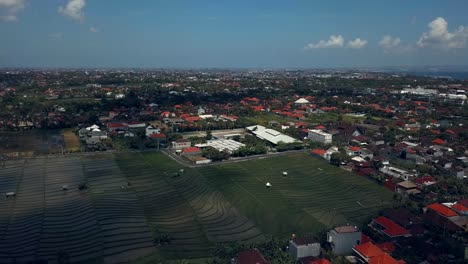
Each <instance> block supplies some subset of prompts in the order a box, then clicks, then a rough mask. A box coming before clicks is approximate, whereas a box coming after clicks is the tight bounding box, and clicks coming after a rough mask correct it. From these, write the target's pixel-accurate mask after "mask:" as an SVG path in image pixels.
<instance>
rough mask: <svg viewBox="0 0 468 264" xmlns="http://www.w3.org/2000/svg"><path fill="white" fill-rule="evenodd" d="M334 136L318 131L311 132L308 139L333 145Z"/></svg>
mask: <svg viewBox="0 0 468 264" xmlns="http://www.w3.org/2000/svg"><path fill="white" fill-rule="evenodd" d="M332 136H333V135H332V134H329V133H326V132H323V131H321V130H317V129H311V130H309V135H308V138H309V139H310V140H312V141H315V142H320V143H322V144H331V143H332Z"/></svg>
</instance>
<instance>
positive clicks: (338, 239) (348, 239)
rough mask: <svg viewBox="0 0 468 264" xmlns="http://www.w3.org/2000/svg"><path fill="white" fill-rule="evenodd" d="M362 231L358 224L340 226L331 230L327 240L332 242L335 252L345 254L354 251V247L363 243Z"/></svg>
mask: <svg viewBox="0 0 468 264" xmlns="http://www.w3.org/2000/svg"><path fill="white" fill-rule="evenodd" d="M361 236H362V233H361V231H359V230H358V228H357V227H356V226H339V227H336V228H334V229H332V230H330V231H329V232H328V234H327V241H328V242H329V243H330V244H331V247H332V251H333V254H335V255H345V254H350V253H352V252H353V247H354V246H356V245H359V244H360V243H361Z"/></svg>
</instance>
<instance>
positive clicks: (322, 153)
mask: <svg viewBox="0 0 468 264" xmlns="http://www.w3.org/2000/svg"><path fill="white" fill-rule="evenodd" d="M310 153H311V154H314V155H317V156H320V157H325V154H326V153H327V151H326V150H324V149H318V148H316V149H313V150H311V151H310Z"/></svg>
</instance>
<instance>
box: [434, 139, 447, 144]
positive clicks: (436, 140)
mask: <svg viewBox="0 0 468 264" xmlns="http://www.w3.org/2000/svg"><path fill="white" fill-rule="evenodd" d="M432 143H433V144H436V145H444V144H445V141H443V140H442V139H440V138H437V139H434V140H432Z"/></svg>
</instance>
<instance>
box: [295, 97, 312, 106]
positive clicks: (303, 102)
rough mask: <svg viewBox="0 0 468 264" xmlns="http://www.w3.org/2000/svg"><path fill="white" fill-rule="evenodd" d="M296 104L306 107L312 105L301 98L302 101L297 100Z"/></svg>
mask: <svg viewBox="0 0 468 264" xmlns="http://www.w3.org/2000/svg"><path fill="white" fill-rule="evenodd" d="M294 104H296V105H306V104H310V102H309V100H307V99H305V98H300V99H297V100H296V101H295V102H294Z"/></svg>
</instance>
